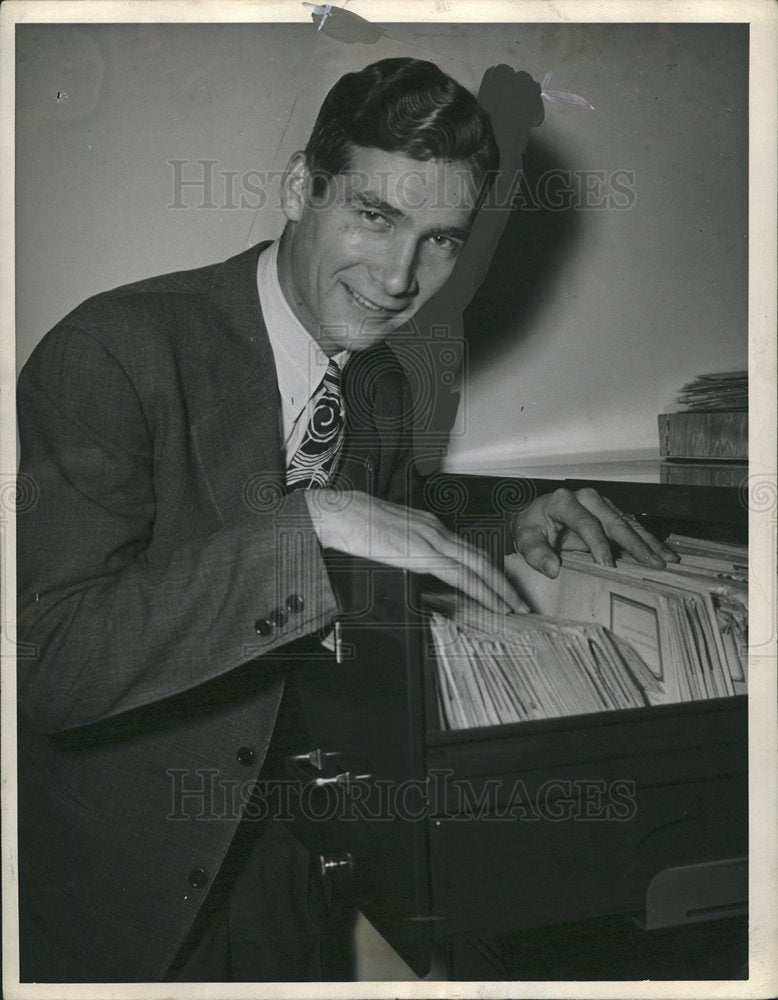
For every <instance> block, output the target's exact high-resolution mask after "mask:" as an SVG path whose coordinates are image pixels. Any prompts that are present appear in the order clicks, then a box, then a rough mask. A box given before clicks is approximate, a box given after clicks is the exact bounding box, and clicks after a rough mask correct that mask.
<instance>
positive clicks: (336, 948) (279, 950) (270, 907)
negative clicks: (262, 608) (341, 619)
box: [164, 654, 355, 982]
mask: <svg viewBox="0 0 778 1000" xmlns="http://www.w3.org/2000/svg"><path fill="white" fill-rule="evenodd" d="M325 655H327V656H328V655H329V654H325ZM297 697H298V696H297V690H296V685H295V684H294V683H293V682H290V681H289V680H288V681H287V684H286V689H285V692H284V698H283V702H282V705H281V709H280V711H279V718H278V721H277V724H276V729H275V732H274V734H273V739H272V741H271V745H270V748H269V750H268V755H267V759H266V761H265V765H264V767H263V769H262V773H261V775H260V781H259V782H258V785H257V789H258V791H257V794H259V795H261V792H260V791H259V789H260V788H261V785H262V782H263V780H269V781H271V782H272V781H273V779H274V778H278V777H281V778H283V777H284V771H283V759H284V756H285V754H286V753H287V752H288V751H289V749H290V748H297V749H299V746H300V745H301V744H300V740H301V739H302V738H303V737H301V733H302V732H303V731H304V730H303V721H302V719H303V717H302V715H301V710H300V706H299V703H298V700H297ZM252 814H253V815H258V814H260V813H259V811H256V812H252V810H251V809H248V810H247V815H252ZM354 915H355V910H354V907H353V906H352V905H351V901H350V899H349V896H348V892H347V890H344V889H343V888H342V887H341V886H339V885H333V884H332V883H331V882H330V881H327V880H325V879H324V877H323V876H322V874H321V870H320V865H319V863H318V857H316V856H311V854H309V852H308V850H306V848H305V847H303V846H302V845H301V844H300V842H299V841H298V840H297V838H296V837H294V836H293V835H292V833H290V832H289V830H288V829H287V827H286V826H285V825H284V824H283V823H281V822H280V821H277V820H273V819H272V818H266V819H262V820H251V819H244V820H242V821H241V823H240V825H239V827H238V831H237V833H236V835H235V838H234V839H233V842H232V844H231V845H230V849H229V851H228V852H227V856H226V858H225V861H224V863H223V864H222V867H221V868H220V870H219V873H218V875H217V877H216V879H215V880H214V883H213V885H212V886H211V888H210V890H209V892H208V895H207V897H206V899H205V901H204V903H203V906H202V908H201V909H200V912H199V913H198V916H197V918H196V919H195V923H194V925H193V927H192V929H191V931H190V933H189V935H188V936H187V939H186V940H185V941H184V943H183V945H182V947H181V948H180V949H179V952H178V954H177V956H176V958H175V959H174V961H173V963H172V964H171V966H170V968H169V969H168V972H167V974H166V975H165V977H164V978H165V981H174V982H318V981H330V982H331V981H345V980H349V979H352V978H353V961H352V954H351V931H352V927H353V919H354Z"/></svg>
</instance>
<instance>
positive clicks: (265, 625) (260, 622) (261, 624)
mask: <svg viewBox="0 0 778 1000" xmlns="http://www.w3.org/2000/svg"><path fill="white" fill-rule="evenodd" d="M254 628H255V629H256V631H257V635H270V633H271V632H272V631H273V623H272V622H271V621H270V620H269V619H268V618H258V619H257V620H256V621H255V622H254Z"/></svg>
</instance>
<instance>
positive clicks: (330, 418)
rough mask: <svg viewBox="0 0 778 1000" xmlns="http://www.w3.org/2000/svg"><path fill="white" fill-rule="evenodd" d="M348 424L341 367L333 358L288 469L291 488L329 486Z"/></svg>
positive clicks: (288, 481)
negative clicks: (342, 393) (344, 411)
mask: <svg viewBox="0 0 778 1000" xmlns="http://www.w3.org/2000/svg"><path fill="white" fill-rule="evenodd" d="M344 426H345V420H344V413H343V399H342V397H341V392H340V368H338V366H337V364H336V363H335V362H334V361H332V360H330V363H329V365H328V366H327V371H326V372H325V374H324V378H323V379H322V382H321V385H320V386H319V388H318V389H317V390H316V393H315V395H314V398H313V410H312V412H311V418H310V420H309V422H308V427H307V429H306V431H305V436H304V437H303V439H302V442H301V443H300V446H299V448H298V449H297V451H296V452H295V453H294V455H293V456H292V461H291V462H290V464H289V468H288V469H287V471H286V485H287V486H288V487H289V489H290V490H297V489H314V488H316V487H321V486H326V485H327V483H328V482H329V479H330V474H331V472H332V471H333V470H334V468H335V464H336V460H337V457H338V453H339V452H340V449H341V445H342V444H343V430H344Z"/></svg>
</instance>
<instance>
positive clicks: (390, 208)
mask: <svg viewBox="0 0 778 1000" xmlns="http://www.w3.org/2000/svg"><path fill="white" fill-rule="evenodd" d="M349 200H350V201H351V202H356V203H357V204H359V205H361V206H362V207H363V208H368V209H371V210H375V211H377V212H382V213H383V214H384V215H387V216H389V218H390V219H405V218H407V216H406V215H405V212H403V211H402V209H400V208H397V207H396V206H395V205H390V204H389V202H388V201H384V200H383V198H379V197H378V195H375V194H372V193H371V192H370V191H354V192H353V193H352V194H351V195H350V196H349ZM424 235H425V236H450V237H452V239H456V240H461V241H462V242H463V243H464V242H465V241H466V240H467V237H468V236H469V235H470V227H469V226H468V227H466V228H465V227H463V226H435V227H433V228H432V229H430V230H428V231H427V232H426V233H425V234H424Z"/></svg>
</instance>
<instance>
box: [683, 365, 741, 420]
mask: <svg viewBox="0 0 778 1000" xmlns="http://www.w3.org/2000/svg"><path fill="white" fill-rule="evenodd" d="M676 402H677V403H678V404H679V406H683V407H685V408H687V409H689V410H747V409H748V372H747V371H737V372H713V373H712V374H710V375H698V376H697V377H696V378H694V379H692V381H691V382H687V383H686V385H685V386H684V387H683V389H681V391H680V392H679V393H678V398H677V400H676Z"/></svg>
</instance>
